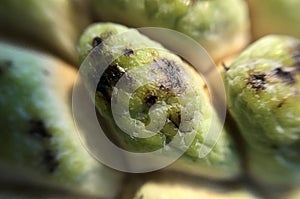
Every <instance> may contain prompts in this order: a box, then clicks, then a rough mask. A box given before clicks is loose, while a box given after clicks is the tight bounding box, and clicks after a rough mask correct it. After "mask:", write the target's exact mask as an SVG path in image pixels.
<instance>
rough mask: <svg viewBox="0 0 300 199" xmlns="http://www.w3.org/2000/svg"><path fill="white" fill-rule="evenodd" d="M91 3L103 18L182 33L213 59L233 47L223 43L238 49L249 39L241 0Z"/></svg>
mask: <svg viewBox="0 0 300 199" xmlns="http://www.w3.org/2000/svg"><path fill="white" fill-rule="evenodd" d="M92 5H93V6H92V7H93V10H94V13H95V16H96V17H98V19H100V20H103V21H112V22H117V23H121V24H125V25H127V26H131V27H163V28H169V29H173V30H177V31H179V32H182V33H184V34H186V35H188V36H190V37H191V38H193V39H195V40H196V41H197V42H199V43H200V44H201V45H202V46H203V47H204V48H205V49H206V50H207V51H208V52H209V54H210V55H211V56H212V58H214V59H215V60H219V59H220V58H222V57H224V56H226V55H229V54H230V53H233V51H234V47H232V48H230V49H229V48H227V47H226V46H227V45H231V46H238V47H237V48H239V49H241V48H242V47H244V46H245V45H246V44H247V42H248V39H249V33H248V32H249V20H248V9H247V5H246V3H245V2H244V1H241V0H227V1H222V0H214V1H203V0H196V1H190V0H188V1H185V0H117V1H110V0H93V1H92ZM221 46H222V47H221ZM223 46H224V47H223ZM235 50H236V49H235Z"/></svg>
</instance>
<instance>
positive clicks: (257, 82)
mask: <svg viewBox="0 0 300 199" xmlns="http://www.w3.org/2000/svg"><path fill="white" fill-rule="evenodd" d="M247 84H249V85H251V87H252V88H254V89H255V90H256V91H258V90H264V89H265V84H266V74H250V75H249V79H248V83H247Z"/></svg>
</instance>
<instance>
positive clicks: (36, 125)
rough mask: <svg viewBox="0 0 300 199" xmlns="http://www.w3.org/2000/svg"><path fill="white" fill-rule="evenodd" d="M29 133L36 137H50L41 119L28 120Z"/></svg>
mask: <svg viewBox="0 0 300 199" xmlns="http://www.w3.org/2000/svg"><path fill="white" fill-rule="evenodd" d="M29 133H30V134H31V135H32V136H34V137H36V138H38V139H47V138H51V134H50V133H49V132H48V131H47V129H46V127H45V124H44V122H43V121H42V120H37V119H32V120H30V121H29Z"/></svg>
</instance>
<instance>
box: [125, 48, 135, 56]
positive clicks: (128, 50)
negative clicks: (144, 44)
mask: <svg viewBox="0 0 300 199" xmlns="http://www.w3.org/2000/svg"><path fill="white" fill-rule="evenodd" d="M123 53H124V55H125V56H130V55H133V53H134V52H133V50H132V49H129V48H125V49H124V50H123Z"/></svg>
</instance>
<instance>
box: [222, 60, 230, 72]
mask: <svg viewBox="0 0 300 199" xmlns="http://www.w3.org/2000/svg"><path fill="white" fill-rule="evenodd" d="M222 67H223V69H224V70H225V71H228V70H229V67H228V66H226V64H225V63H224V62H222Z"/></svg>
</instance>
